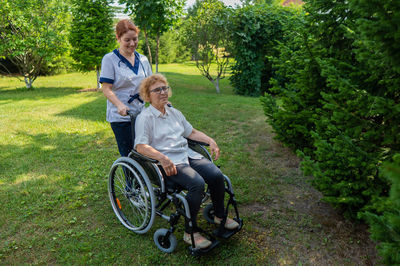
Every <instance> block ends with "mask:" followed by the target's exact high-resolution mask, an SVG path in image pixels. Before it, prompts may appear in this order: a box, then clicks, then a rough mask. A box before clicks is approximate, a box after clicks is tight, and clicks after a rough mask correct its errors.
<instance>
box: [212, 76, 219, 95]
mask: <svg viewBox="0 0 400 266" xmlns="http://www.w3.org/2000/svg"><path fill="white" fill-rule="evenodd" d="M219 80H220V78H216V79H214V80H213V83H214V86H215V89H216V90H217V93H220V90H219Z"/></svg>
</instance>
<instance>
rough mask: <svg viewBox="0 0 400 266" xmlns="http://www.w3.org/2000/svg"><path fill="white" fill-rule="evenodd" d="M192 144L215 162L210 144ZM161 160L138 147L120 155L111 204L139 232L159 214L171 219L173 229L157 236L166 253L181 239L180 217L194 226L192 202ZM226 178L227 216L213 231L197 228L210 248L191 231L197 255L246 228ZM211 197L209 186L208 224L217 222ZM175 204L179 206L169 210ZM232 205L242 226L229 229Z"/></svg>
mask: <svg viewBox="0 0 400 266" xmlns="http://www.w3.org/2000/svg"><path fill="white" fill-rule="evenodd" d="M128 114H129V116H130V118H131V121H132V123H131V125H132V137H133V139H134V132H135V131H134V125H135V120H136V114H133V113H132V112H128ZM188 145H189V147H190V148H191V149H192V150H194V151H196V152H198V153H200V154H201V155H203V156H204V157H205V158H207V159H209V160H210V161H212V158H211V156H210V154H209V152H208V151H207V149H206V148H205V146H208V144H205V143H201V142H197V141H193V140H189V139H188ZM157 163H158V161H156V160H154V159H151V158H148V157H146V156H144V155H142V154H140V153H138V152H136V151H135V150H134V149H133V150H132V151H131V152H130V153H129V155H128V156H127V157H120V158H118V159H117V160H116V161H115V162H114V163H113V165H112V166H111V169H110V173H109V181H108V193H109V197H110V201H111V206H112V208H113V210H114V213H115V215H116V216H117V218H118V220H119V221H120V222H121V223H122V224H123V225H124V226H125V227H126V228H128V229H129V230H132V231H133V232H135V233H137V234H144V233H146V232H148V231H149V230H150V228H151V227H152V225H153V223H154V219H155V217H156V216H159V217H161V218H163V219H165V220H166V221H168V222H169V228H168V229H165V228H161V229H158V230H156V231H155V233H154V237H153V239H154V242H155V244H156V246H157V248H158V249H160V250H161V251H163V252H166V253H171V252H173V251H174V250H175V249H176V247H177V239H176V237H175V236H174V234H173V233H174V231H175V227H176V225H177V223H178V220H179V218H180V217H181V216H182V217H184V218H185V219H188V221H189V226H192V222H191V216H190V211H189V205H188V202H187V201H186V199H185V195H186V194H185V192H184V191H183V190H182V188H180V187H178V186H176V185H173V184H170V183H169V182H168V180H167V179H165V178H164V176H163V175H162V172H161V171H160V168H159V166H158V164H157ZM224 178H225V192H226V193H227V194H228V195H229V199H228V200H227V203H226V208H225V215H224V218H223V219H222V221H221V223H220V225H218V226H217V228H216V229H215V230H214V231H213V232H212V234H211V233H208V232H206V231H204V230H202V229H201V228H196V229H197V230H198V231H199V232H201V233H203V234H205V235H206V236H207V237H208V238H209V239H210V241H211V242H212V244H211V245H210V246H209V247H208V248H205V249H200V248H196V247H195V244H194V237H193V231H192V232H191V241H192V244H191V245H190V246H189V252H190V254H192V255H194V256H197V255H202V254H205V253H207V252H209V251H210V250H212V249H214V248H215V247H216V246H217V245H218V244H219V243H220V241H219V240H218V239H228V238H230V237H231V236H233V235H234V234H236V233H237V232H238V231H240V230H241V229H242V227H243V220H242V219H241V218H240V217H239V211H238V208H237V203H236V200H235V195H234V192H233V188H232V183H231V181H230V179H229V178H228V177H227V176H225V175H224ZM209 198H210V193H209V191H208V189H206V191H205V192H204V194H203V199H202V205H203V206H204V205H206V206H205V207H204V208H203V216H204V218H205V219H206V221H207V222H208V223H211V224H214V210H213V205H212V203H208V204H207V202H209ZM171 203H172V204H173V206H174V207H175V208H169V209H167V207H168V206H170V204H171ZM230 206H233V208H234V212H235V215H236V217H234V218H233V219H234V220H235V221H236V222H238V223H239V227H238V228H237V229H235V230H227V229H225V227H224V224H225V221H226V217H227V215H228V211H229V207H230ZM167 210H168V213H167ZM171 210H175V211H171ZM192 229H194V228H192Z"/></svg>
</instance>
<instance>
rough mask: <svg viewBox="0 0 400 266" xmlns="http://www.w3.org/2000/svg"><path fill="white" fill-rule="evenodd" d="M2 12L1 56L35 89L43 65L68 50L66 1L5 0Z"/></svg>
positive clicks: (0, 11)
mask: <svg viewBox="0 0 400 266" xmlns="http://www.w3.org/2000/svg"><path fill="white" fill-rule="evenodd" d="M0 14H1V16H0V56H2V57H6V58H8V59H9V60H11V61H12V62H13V64H14V65H15V66H17V68H18V72H19V75H20V76H22V77H23V79H24V81H25V85H26V87H27V88H28V89H32V84H33V82H34V81H35V80H36V78H37V77H38V75H39V72H40V69H41V67H42V65H43V64H44V63H45V62H46V61H50V60H51V59H52V58H54V57H56V56H58V55H60V54H62V53H64V52H66V50H67V42H66V25H67V24H68V23H67V22H68V20H69V15H68V12H67V5H66V3H65V2H64V1H56V0H30V1H26V0H12V1H11V0H3V1H2V2H1V4H0ZM3 68H4V67H3ZM5 71H7V70H6V69H3V72H5ZM18 78H19V77H18Z"/></svg>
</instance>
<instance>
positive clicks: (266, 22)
mask: <svg viewBox="0 0 400 266" xmlns="http://www.w3.org/2000/svg"><path fill="white" fill-rule="evenodd" d="M290 16H291V13H290V11H288V10H287V9H284V8H282V7H279V6H274V5H267V4H261V5H248V6H245V7H243V8H239V9H236V10H235V12H234V13H233V15H232V19H231V22H230V32H231V36H230V38H231V39H232V43H233V45H232V49H231V52H232V54H233V56H234V57H235V61H236V62H235V64H234V66H233V67H232V76H231V78H230V81H231V82H232V84H233V86H234V88H235V92H236V93H237V94H242V95H249V96H260V95H261V94H262V93H263V92H265V91H268V90H269V88H270V85H269V80H270V79H271V78H272V77H273V76H274V70H273V69H272V64H271V61H270V57H272V56H275V55H276V49H275V47H276V45H277V43H278V41H280V40H282V38H283V25H284V24H286V20H287V19H288V17H290Z"/></svg>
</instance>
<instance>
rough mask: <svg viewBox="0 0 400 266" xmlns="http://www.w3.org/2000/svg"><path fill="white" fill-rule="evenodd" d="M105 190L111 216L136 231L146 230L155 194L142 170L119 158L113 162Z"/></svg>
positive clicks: (149, 223) (152, 211)
mask: <svg viewBox="0 0 400 266" xmlns="http://www.w3.org/2000/svg"><path fill="white" fill-rule="evenodd" d="M108 192H109V196H110V201H111V206H112V208H113V210H114V212H115V215H116V216H117V217H118V219H119V220H120V222H121V223H122V224H123V225H124V226H125V227H126V228H128V229H129V230H132V231H134V232H135V233H138V234H144V233H146V232H147V231H149V229H150V228H151V226H152V225H153V222H154V217H155V213H156V208H155V204H156V203H155V196H154V192H153V187H152V185H151V183H150V180H149V178H148V177H147V174H146V172H145V171H144V170H143V168H142V167H141V166H140V165H139V164H138V163H137V162H136V161H134V160H132V159H131V158H128V157H121V158H119V159H117V160H116V161H115V162H114V164H113V165H112V167H111V170H110V175H109V182H108Z"/></svg>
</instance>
